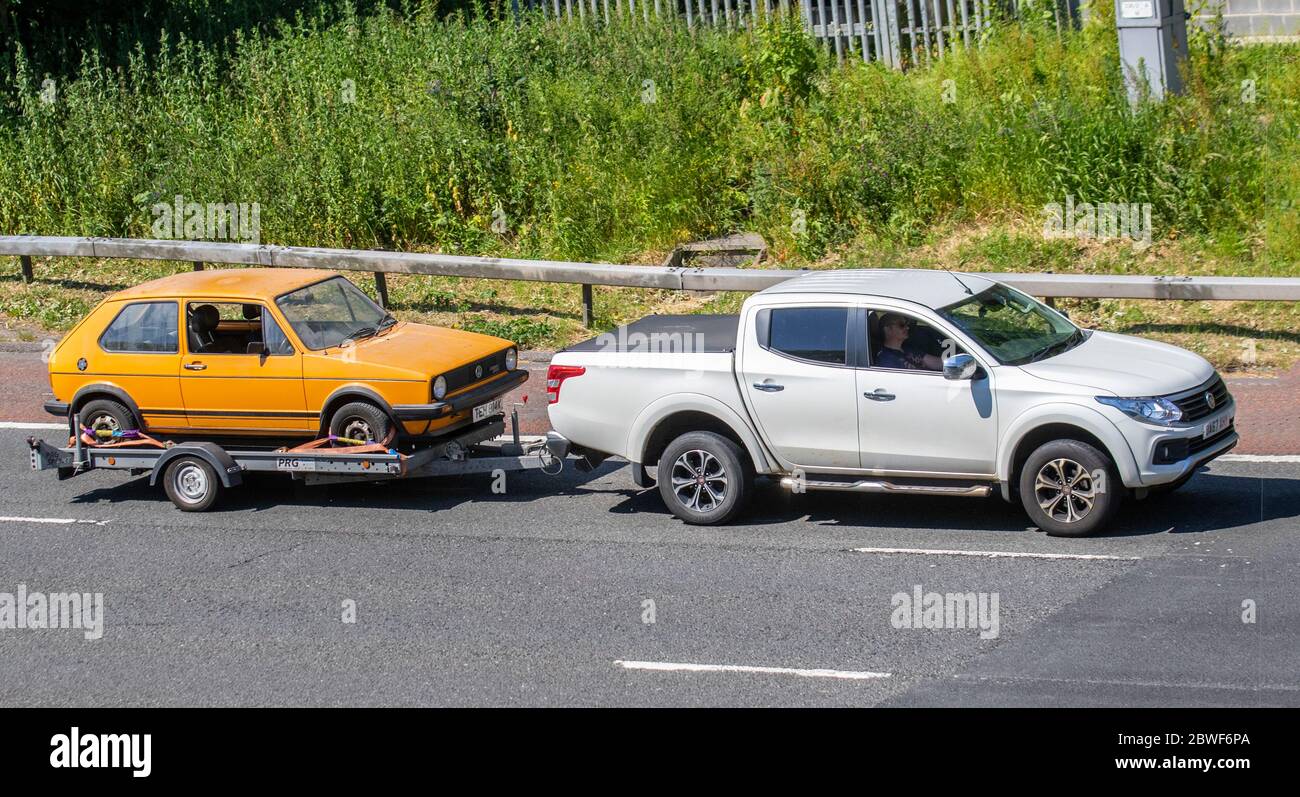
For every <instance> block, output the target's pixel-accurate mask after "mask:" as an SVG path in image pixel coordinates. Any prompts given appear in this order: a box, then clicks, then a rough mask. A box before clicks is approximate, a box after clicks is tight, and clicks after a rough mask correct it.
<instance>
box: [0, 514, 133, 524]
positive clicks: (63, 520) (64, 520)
mask: <svg viewBox="0 0 1300 797" xmlns="http://www.w3.org/2000/svg"><path fill="white" fill-rule="evenodd" d="M108 522H109V521H107V520H80V519H78V518H71V517H6V516H0V523H51V524H54V525H58V526H71V525H73V524H76V523H87V524H90V525H94V526H103V525H104V524H106V523H108Z"/></svg>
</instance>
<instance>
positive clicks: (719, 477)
mask: <svg viewBox="0 0 1300 797" xmlns="http://www.w3.org/2000/svg"><path fill="white" fill-rule="evenodd" d="M658 482H659V495H660V497H662V498H663V500H664V503H665V504H667V505H668V509H669V510H670V511H671V512H672V513H673V514H674V515H676V516H677V517H679V518H681V519H682V520H684V521H686V522H687V523H690V524H692V525H698V526H716V525H719V524H722V523H726V522H727V521H729V520H731V519H732V518H733V517H735V516H736V515H737V514H738V513H739V512H740V511H741V510H742V509H744V508H745V504H746V503H748V501H749V496H750V493H751V492H752V491H753V485H754V469H753V467H751V466H750V464H749V457H747V456H746V455H745V452H744V451H742V450H741V449H740V447H739V446H737V445H736V444H735V443H734V442H732V441H731V440H728V439H727V438H725V437H723V436H722V435H720V434H714V433H713V432H688V433H687V434H684V435H682V436H681V437H678V438H677V439H676V440H674V441H673V442H671V443H669V444H668V448H666V449H664V453H663V454H662V455H661V456H660V457H659V478H658Z"/></svg>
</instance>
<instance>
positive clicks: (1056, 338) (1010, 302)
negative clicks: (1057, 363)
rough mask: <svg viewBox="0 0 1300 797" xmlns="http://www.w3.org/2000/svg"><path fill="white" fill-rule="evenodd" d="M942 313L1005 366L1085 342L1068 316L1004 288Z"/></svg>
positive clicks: (1032, 359) (948, 308)
mask: <svg viewBox="0 0 1300 797" xmlns="http://www.w3.org/2000/svg"><path fill="white" fill-rule="evenodd" d="M939 312H940V313H941V314H942V315H943V316H944V317H945V318H947V319H949V320H951V321H952V322H953V323H954V324H956V325H957V326H959V327H961V329H962V330H963V331H964V332H966V334H968V335H970V336H971V337H972V338H974V339H975V340H976V341H977V342H978V343H979V344H980V345H981V346H983V347H984V348H985V349H987V350H988V351H989V353H990V354H992V355H993V356H994V358H996V359H997V361H998V362H1000V363H1002V364H1004V365H1024V364H1025V363H1028V362H1033V361H1034V360H1035V359H1037V358H1039V357H1042V356H1051V355H1054V354H1059V353H1060V352H1061V351H1064V350H1065V349H1066V348H1069V347H1070V346H1071V345H1077V344H1078V343H1081V342H1082V341H1083V334H1082V333H1081V332H1080V330H1079V329H1078V328H1077V327H1075V326H1074V324H1072V323H1070V321H1069V320H1068V319H1067V318H1065V316H1063V315H1061V314H1060V313H1058V312H1056V311H1055V310H1053V309H1052V308H1050V307H1047V306H1046V305H1044V304H1042V303H1041V302H1038V301H1037V300H1035V299H1033V298H1031V297H1030V296H1027V295H1025V294H1023V293H1021V292H1020V291H1017V290H1015V289H1013V288H1009V287H1007V286H1005V285H995V286H993V287H992V288H989V289H987V290H984V291H981V292H980V293H978V294H976V295H975V296H972V297H970V298H969V299H966V300H963V301H961V302H958V303H957V304H954V305H952V306H950V307H946V308H944V309H942V310H940V311H939Z"/></svg>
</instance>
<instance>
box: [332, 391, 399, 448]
mask: <svg viewBox="0 0 1300 797" xmlns="http://www.w3.org/2000/svg"><path fill="white" fill-rule="evenodd" d="M393 431H394V430H393V422H392V420H391V419H389V417H388V415H387V414H385V413H384V411H383V410H381V409H379V408H378V407H376V406H375V405H374V404H370V403H368V402H365V401H353V402H351V403H349V404H344V405H343V406H342V407H339V408H338V411H337V412H335V413H334V417H333V418H331V419H330V434H332V435H336V436H338V437H346V438H349V439H352V440H364V441H366V442H367V443H384V442H387V441H388V440H389V439H390V438H391V437H392V435H393Z"/></svg>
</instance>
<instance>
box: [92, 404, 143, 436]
mask: <svg viewBox="0 0 1300 797" xmlns="http://www.w3.org/2000/svg"><path fill="white" fill-rule="evenodd" d="M77 414H78V415H80V416H81V425H82V426H85V427H88V428H90V429H94V430H95V431H97V432H98V431H105V432H122V431H125V430H127V429H139V428H140V424H139V423H137V421H136V418H135V414H134V413H132V412H131V411H130V410H129V409H127V408H126V405H124V404H122V403H121V402H120V401H113V400H112V399H94V400H93V401H87V402H86V403H85V404H82V405H81V409H80V410H78V411H77Z"/></svg>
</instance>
